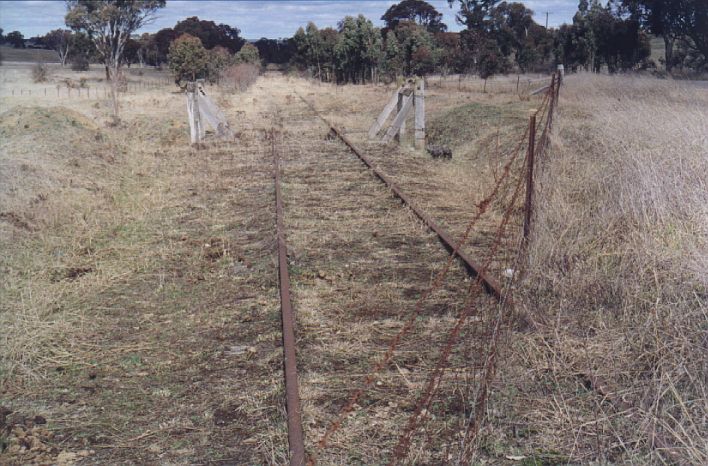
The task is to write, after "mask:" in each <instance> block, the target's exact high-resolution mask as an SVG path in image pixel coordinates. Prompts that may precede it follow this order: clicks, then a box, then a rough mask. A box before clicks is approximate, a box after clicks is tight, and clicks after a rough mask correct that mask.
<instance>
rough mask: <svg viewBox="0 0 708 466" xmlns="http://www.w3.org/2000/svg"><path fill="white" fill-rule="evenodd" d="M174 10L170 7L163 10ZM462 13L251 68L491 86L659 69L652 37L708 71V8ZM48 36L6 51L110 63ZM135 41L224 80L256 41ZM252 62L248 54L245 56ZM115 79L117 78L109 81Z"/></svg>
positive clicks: (396, 25) (139, 59) (308, 41)
mask: <svg viewBox="0 0 708 466" xmlns="http://www.w3.org/2000/svg"><path fill="white" fill-rule="evenodd" d="M102 3H103V4H106V5H109V6H110V5H113V7H115V5H119V4H120V5H133V7H134V8H137V7H138V6H140V5H143V4H145V5H147V4H148V3H150V2H147V3H146V2H139V1H130V0H121V1H117V2H89V1H87V2H83V1H75V2H68V5H69V6H70V8H74V9H76V8H88V7H89V6H90V5H92V4H102ZM153 3H154V4H155V5H157V6H159V7H161V6H164V3H165V2H164V0H163V1H161V2H153ZM448 4H449V6H450V7H452V8H456V9H457V14H456V20H457V22H458V23H459V24H461V25H463V26H464V29H463V30H462V31H461V32H459V33H456V32H448V31H447V29H448V28H447V25H446V24H444V23H443V21H442V14H441V13H440V12H439V11H437V10H436V9H435V8H434V7H433V6H432V5H430V4H429V3H427V2H425V1H423V0H403V1H401V2H399V3H397V4H394V5H392V6H391V7H390V8H388V10H386V12H385V13H384V14H383V16H382V17H381V19H382V20H383V22H384V27H382V28H378V27H375V26H374V24H373V22H372V21H371V20H369V19H367V18H366V17H364V16H363V15H359V16H356V17H354V16H347V17H345V18H343V19H342V20H341V21H340V22H339V23H338V25H337V27H334V28H333V27H325V28H318V27H317V25H315V24H314V23H309V24H308V25H307V26H306V27H302V28H300V29H298V30H297V32H296V33H295V35H294V36H293V37H291V38H286V39H267V38H262V39H260V40H258V41H256V42H254V43H253V44H252V45H249V46H248V48H247V49H246V50H245V51H244V53H245V54H246V55H248V56H249V57H251V58H250V60H251V61H253V59H252V57H253V55H254V48H253V47H255V50H257V52H258V56H259V58H260V59H261V60H262V61H263V62H266V63H278V64H282V65H286V66H290V67H294V68H297V69H299V70H301V71H307V72H308V73H310V74H311V75H312V76H313V77H316V78H318V79H321V80H323V81H330V82H338V83H345V82H353V83H364V82H370V81H378V80H381V79H383V80H393V79H396V77H398V76H408V75H426V74H431V73H437V74H443V75H445V74H448V73H460V74H478V75H479V76H481V77H482V78H486V77H488V76H491V75H493V74H500V73H508V72H512V71H515V72H528V71H546V70H549V69H551V68H553V67H555V65H556V64H563V65H565V67H566V69H568V70H578V69H585V70H589V71H600V70H603V69H606V70H607V71H609V72H617V71H627V70H636V69H646V68H652V67H653V66H655V65H656V64H654V63H652V61H651V60H650V53H651V47H650V35H652V34H653V35H656V36H660V37H662V38H663V40H664V45H665V56H664V58H663V59H661V60H660V61H661V63H660V64H661V65H663V66H664V67H665V69H666V70H667V71H671V70H675V69H679V70H682V69H683V70H686V69H690V70H696V71H705V70H706V69H708V64H707V62H706V56H708V0H668V1H667V0H609V1H608V2H607V3H604V2H602V3H601V2H600V1H599V0H579V2H578V10H577V12H576V13H575V15H574V17H573V20H572V23H571V24H563V25H562V26H560V27H559V28H546V27H544V26H542V25H539V24H538V23H536V22H535V21H534V20H533V12H532V11H531V10H530V9H528V8H527V7H526V6H525V5H524V4H522V3H518V2H507V1H501V2H500V1H498V0H448ZM67 25H69V26H70V29H57V30H54V31H51V32H49V33H48V34H46V35H44V36H39V37H34V38H32V39H30V40H25V39H24V37H23V36H22V34H21V33H20V32H19V31H12V32H10V33H9V34H7V35H3V34H2V30H0V42H2V43H7V44H10V45H12V46H15V47H24V46H25V44H27V43H29V44H31V46H33V47H44V48H49V49H53V50H56V52H57V54H58V56H59V59H60V61H61V63H62V65H64V64H66V63H67V62H69V63H71V64H72V66H73V67H74V68H75V69H86V68H87V67H88V63H89V62H102V61H104V58H105V55H104V54H103V53H102V52H101V51H100V50H99V49H98V48H97V47H96V43H95V40H93V38H92V36H91V33H90V31H88V30H86V29H85V28H82V27H81V25H80V24H76V23H70V22H69V21H68V19H67ZM134 31H135V29H134V30H133V31H131V34H130V35H129V36H128V37H127V38H126V39H125V40H124V43H123V44H122V45H121V53H120V57H119V58H118V59H119V61H120V64H121V65H125V66H131V65H133V64H140V65H151V66H157V67H160V66H164V65H167V64H168V62H169V57H170V47H171V46H172V44H173V43H174V42H175V41H177V40H178V38H180V37H181V36H183V35H189V36H190V37H194V38H197V39H198V40H199V41H200V42H201V46H202V47H203V48H204V49H205V50H207V51H209V53H208V54H207V55H204V54H203V53H202V52H201V51H198V50H197V51H195V53H200V54H201V55H202V56H204V57H206V60H207V61H209V62H210V63H211V65H210V67H211V70H206V68H208V67H205V68H204V69H203V70H201V71H200V73H199V74H200V75H201V76H203V77H208V76H207V75H209V76H212V77H213V76H214V70H215V69H219V67H221V66H222V65H223V63H227V62H228V63H231V62H237V61H243V57H240V58H238V59H237V58H235V55H236V54H237V53H239V52H240V51H241V49H242V48H243V47H244V45H245V44H246V41H245V40H244V39H243V38H242V37H241V35H240V30H239V29H238V28H237V27H233V26H229V25H227V24H217V23H215V22H213V21H208V20H202V19H199V18H198V17H191V18H186V19H184V20H182V21H179V22H178V23H177V24H176V25H175V26H174V27H172V28H165V29H161V30H159V31H158V32H156V33H144V34H141V35H137V34H134ZM242 55H243V54H242ZM107 74H108V73H107Z"/></svg>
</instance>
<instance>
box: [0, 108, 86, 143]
mask: <svg viewBox="0 0 708 466" xmlns="http://www.w3.org/2000/svg"><path fill="white" fill-rule="evenodd" d="M72 128H75V129H77V130H90V131H96V130H98V127H97V126H96V124H95V123H94V122H93V121H92V120H91V119H89V118H88V117H86V116H85V115H82V114H81V113H79V112H77V111H74V110H70V109H68V108H66V107H51V108H46V107H13V108H11V109H10V110H8V111H6V112H3V113H0V135H1V136H3V137H12V136H14V135H18V134H26V133H28V132H30V133H38V132H44V131H62V133H64V132H66V130H71V129H72Z"/></svg>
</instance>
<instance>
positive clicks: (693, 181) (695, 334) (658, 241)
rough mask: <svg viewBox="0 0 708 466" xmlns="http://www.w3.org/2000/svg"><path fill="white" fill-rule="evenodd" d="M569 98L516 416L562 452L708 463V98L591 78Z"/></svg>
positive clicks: (506, 394) (658, 85) (645, 82)
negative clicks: (535, 326) (533, 330)
mask: <svg viewBox="0 0 708 466" xmlns="http://www.w3.org/2000/svg"><path fill="white" fill-rule="evenodd" d="M561 94H562V98H561V105H560V113H559V115H558V119H557V126H556V128H555V135H554V138H553V146H552V149H551V151H550V153H549V154H548V156H547V158H545V159H544V160H543V161H542V162H541V164H542V170H541V174H540V176H539V183H540V192H539V196H538V198H537V199H538V210H537V214H536V222H535V231H534V234H533V238H532V242H531V246H530V249H529V250H530V252H531V254H530V259H529V261H530V263H529V270H528V274H527V276H526V277H525V280H524V282H525V283H524V285H525V290H524V291H523V292H522V297H523V302H524V308H525V309H526V311H527V312H528V313H529V314H530V315H531V316H532V318H533V320H534V321H535V322H536V323H537V324H538V328H537V331H535V332H533V333H530V334H526V335H523V336H519V337H514V338H513V340H514V341H513V350H512V351H511V360H512V361H514V366H517V367H516V369H517V370H518V371H519V372H516V373H515V376H516V377H518V378H514V376H510V377H509V378H508V379H506V380H504V381H505V382H507V383H509V384H511V387H513V391H512V389H510V388H508V387H509V386H508V385H505V384H503V383H501V381H500V385H499V386H500V387H505V388H501V394H502V397H501V399H503V400H505V401H507V402H512V403H513V404H514V405H515V406H516V409H515V410H514V413H513V415H511V413H507V414H506V415H505V416H510V417H514V419H513V421H510V422H513V423H515V424H516V423H520V424H522V425H523V428H524V429H526V430H527V431H528V432H531V433H530V434H528V437H527V439H528V440H527V441H525V442H524V449H525V450H526V451H532V449H533V448H536V449H538V450H539V451H542V452H548V453H551V452H556V453H557V454H558V455H559V457H560V458H565V460H564V461H566V460H567V461H570V462H581V463H584V462H588V461H592V460H597V461H606V462H611V463H616V462H627V461H629V462H638V463H676V464H705V463H706V462H708V417H707V416H708V393H707V390H708V307H707V304H708V303H707V299H708V290H707V289H706V287H707V286H708V132H706V128H708V110H706V109H708V95H707V94H706V92H705V90H703V89H700V88H697V87H695V85H690V84H686V83H682V82H675V81H658V80H654V79H641V78H631V77H621V76H620V77H607V76H593V75H578V76H571V77H570V78H569V79H568V81H567V86H566V87H565V88H564V89H563V91H562V93H561ZM520 300H521V299H520ZM514 372H515V371H512V372H511V373H514ZM501 399H500V400H501ZM494 422H495V420H494V419H492V425H494ZM495 432H496V430H494V429H493V430H492V432H491V434H492V436H493V435H494V433H495Z"/></svg>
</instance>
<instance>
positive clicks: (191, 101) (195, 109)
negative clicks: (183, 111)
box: [187, 83, 201, 144]
mask: <svg viewBox="0 0 708 466" xmlns="http://www.w3.org/2000/svg"><path fill="white" fill-rule="evenodd" d="M197 92H198V89H197V84H196V83H188V84H187V114H188V118H189V136H190V141H191V143H192V144H199V143H200V142H201V124H200V123H201V121H200V119H199V101H198V97H197Z"/></svg>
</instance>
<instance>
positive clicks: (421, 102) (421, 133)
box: [413, 78, 425, 149]
mask: <svg viewBox="0 0 708 466" xmlns="http://www.w3.org/2000/svg"><path fill="white" fill-rule="evenodd" d="M414 92H415V93H414V102H413V105H414V107H415V147H416V149H423V148H425V80H424V79H423V78H421V79H420V82H419V83H418V85H417V86H416V89H415V91H414Z"/></svg>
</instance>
